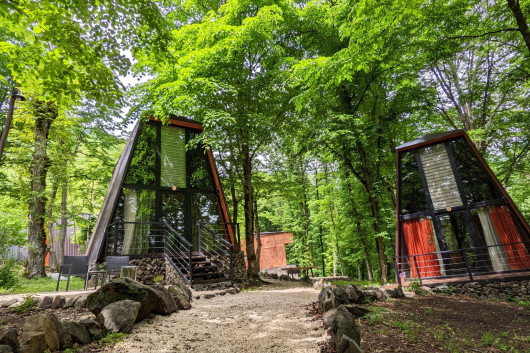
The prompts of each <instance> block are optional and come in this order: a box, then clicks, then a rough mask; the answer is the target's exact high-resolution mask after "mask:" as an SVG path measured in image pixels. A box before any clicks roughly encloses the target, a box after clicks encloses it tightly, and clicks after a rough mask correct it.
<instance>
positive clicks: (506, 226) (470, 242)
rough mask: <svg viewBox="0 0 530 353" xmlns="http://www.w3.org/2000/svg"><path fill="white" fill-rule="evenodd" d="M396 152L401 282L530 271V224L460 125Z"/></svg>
mask: <svg viewBox="0 0 530 353" xmlns="http://www.w3.org/2000/svg"><path fill="white" fill-rule="evenodd" d="M396 150H397V168H396V169H397V203H396V207H397V209H396V216H397V219H396V223H397V227H396V257H395V267H396V275H397V277H398V281H400V283H401V281H402V280H404V279H405V280H406V279H411V278H412V279H420V280H422V279H423V280H425V279H426V278H428V279H431V281H432V282H433V283H440V282H442V283H443V282H450V281H461V280H466V281H467V280H469V281H473V280H477V278H481V279H485V280H488V279H490V280H492V279H495V280H502V279H503V278H507V277H508V276H510V277H514V276H526V275H527V274H528V271H529V270H530V255H529V251H530V227H529V226H528V223H527V222H526V220H525V219H524V217H523V216H522V215H521V213H520V212H519V210H518V209H517V207H516V205H515V204H514V203H513V201H512V199H511V198H510V196H509V195H508V193H507V192H506V190H505V189H504V188H503V187H502V185H501V184H500V183H499V181H498V180H497V178H496V177H495V175H494V174H493V172H492V171H491V169H490V168H489V167H488V165H487V163H486V162H485V161H484V159H483V158H482V157H481V156H480V154H479V152H478V150H477V149H476V148H475V146H474V144H473V143H472V142H471V140H470V139H469V137H468V136H467V134H466V133H465V132H464V131H463V130H456V131H450V132H446V133H440V134H434V135H428V136H425V137H422V138H420V139H417V140H415V141H411V142H408V143H405V144H403V145H401V146H399V147H397V148H396ZM525 271H526V272H527V273H526V274H525V273H524V272H525Z"/></svg>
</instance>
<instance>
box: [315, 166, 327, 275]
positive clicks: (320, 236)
mask: <svg viewBox="0 0 530 353" xmlns="http://www.w3.org/2000/svg"><path fill="white" fill-rule="evenodd" d="M315 174H318V172H317V171H315ZM315 187H316V189H317V201H320V195H319V192H318V178H315ZM322 233H323V228H322V223H321V224H320V225H319V232H318V236H319V240H320V250H321V252H320V257H321V260H322V277H326V264H325V262H324V242H323V241H322Z"/></svg>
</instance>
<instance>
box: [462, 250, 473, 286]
mask: <svg viewBox="0 0 530 353" xmlns="http://www.w3.org/2000/svg"><path fill="white" fill-rule="evenodd" d="M460 253H461V254H462V258H463V259H464V263H465V264H466V269H467V274H468V275H469V280H470V281H473V274H472V273H471V268H469V263H468V261H467V256H466V253H465V252H464V250H460Z"/></svg>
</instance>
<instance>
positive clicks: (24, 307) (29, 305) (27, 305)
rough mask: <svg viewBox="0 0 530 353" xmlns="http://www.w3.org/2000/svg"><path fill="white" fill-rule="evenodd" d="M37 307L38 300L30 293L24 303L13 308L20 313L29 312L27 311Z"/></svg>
mask: <svg viewBox="0 0 530 353" xmlns="http://www.w3.org/2000/svg"><path fill="white" fill-rule="evenodd" d="M36 307H37V300H36V299H34V298H33V296H32V295H28V296H27V297H25V298H24V302H23V303H22V304H20V305H19V306H16V307H14V308H13V309H11V310H12V311H16V312H19V313H27V312H30V311H32V310H34V309H35V308H36Z"/></svg>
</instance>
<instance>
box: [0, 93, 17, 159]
mask: <svg viewBox="0 0 530 353" xmlns="http://www.w3.org/2000/svg"><path fill="white" fill-rule="evenodd" d="M15 93H16V91H15V89H14V88H13V90H12V91H11V98H10V99H9V109H8V110H7V117H6V124H5V126H4V129H3V130H2V135H0V162H1V161H2V155H3V154H4V147H5V145H6V141H7V135H8V134H9V129H10V128H11V123H12V122H13V113H14V112H15V99H14V98H13V95H14V94H15Z"/></svg>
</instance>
